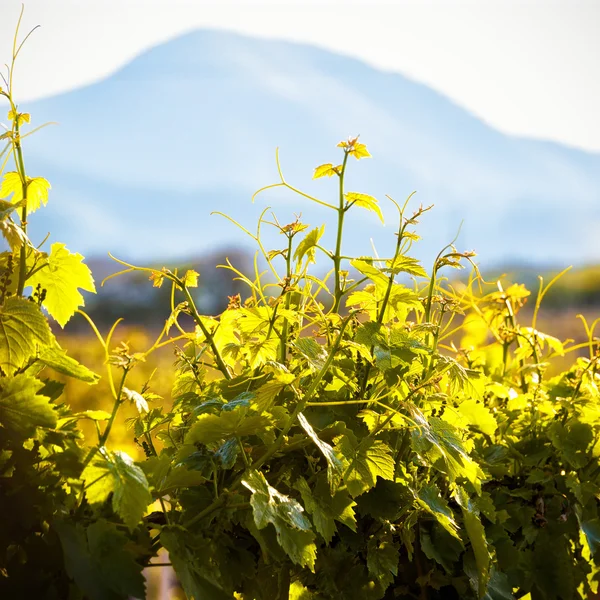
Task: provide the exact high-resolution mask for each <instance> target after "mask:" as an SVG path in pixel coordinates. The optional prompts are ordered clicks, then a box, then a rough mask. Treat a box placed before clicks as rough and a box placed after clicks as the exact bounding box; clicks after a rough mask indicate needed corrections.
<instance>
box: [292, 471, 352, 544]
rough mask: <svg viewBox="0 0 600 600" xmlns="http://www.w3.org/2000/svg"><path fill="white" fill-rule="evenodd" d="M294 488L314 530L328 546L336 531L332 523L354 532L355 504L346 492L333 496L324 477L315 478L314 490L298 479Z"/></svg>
mask: <svg viewBox="0 0 600 600" xmlns="http://www.w3.org/2000/svg"><path fill="white" fill-rule="evenodd" d="M294 488H295V489H297V490H298V491H299V492H300V494H301V495H302V502H304V506H305V508H306V511H307V512H308V513H309V514H310V515H312V520H313V523H314V525H315V529H316V530H317V531H318V532H319V533H320V534H321V535H322V536H323V539H324V540H325V542H326V543H327V544H329V543H330V542H331V540H332V538H333V536H334V534H335V532H336V531H337V527H336V525H335V522H334V521H339V522H340V523H342V524H343V525H346V527H348V528H350V529H351V530H352V531H356V516H355V515H354V507H355V506H356V502H354V501H353V500H352V498H350V496H349V495H348V493H347V492H346V491H343V490H340V491H338V492H336V493H335V494H334V495H333V496H332V495H331V492H330V490H329V485H328V484H327V483H326V481H325V478H324V477H321V476H319V477H317V481H316V483H315V485H314V488H313V489H312V490H311V489H310V487H309V485H308V483H307V482H306V479H304V477H299V478H298V479H297V480H296V481H295V482H294Z"/></svg>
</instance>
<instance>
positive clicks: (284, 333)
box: [279, 235, 293, 365]
mask: <svg viewBox="0 0 600 600" xmlns="http://www.w3.org/2000/svg"><path fill="white" fill-rule="evenodd" d="M292 239H293V235H290V236H289V239H288V251H287V256H286V257H285V267H286V280H285V285H286V287H288V288H289V287H290V283H291V280H292ZM284 293H285V309H286V310H289V309H290V305H291V303H292V297H291V292H290V290H289V289H287V290H285V289H284ZM288 331H289V324H288V321H287V318H284V320H283V326H282V329H281V346H280V352H279V361H280V362H281V364H282V365H284V364H285V361H286V358H287V338H288Z"/></svg>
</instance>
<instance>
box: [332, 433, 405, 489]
mask: <svg viewBox="0 0 600 600" xmlns="http://www.w3.org/2000/svg"><path fill="white" fill-rule="evenodd" d="M335 451H336V453H337V455H338V457H339V459H340V460H341V461H342V464H343V467H344V475H343V479H344V481H345V482H346V487H347V488H348V492H350V495H351V496H352V497H353V498H356V496H360V494H363V493H364V492H366V491H367V490H370V489H371V488H372V487H375V484H376V483H377V477H381V478H383V479H389V480H391V481H393V479H394V459H393V457H392V455H391V451H390V448H389V447H388V446H387V444H385V443H384V442H382V441H381V440H374V439H372V438H365V439H363V440H362V441H361V442H360V443H358V441H357V440H356V438H355V437H354V436H353V435H352V434H347V435H342V436H338V437H336V438H335Z"/></svg>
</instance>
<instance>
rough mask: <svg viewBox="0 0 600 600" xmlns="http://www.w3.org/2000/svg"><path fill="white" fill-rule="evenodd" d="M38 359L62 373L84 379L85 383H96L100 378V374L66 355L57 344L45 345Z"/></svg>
mask: <svg viewBox="0 0 600 600" xmlns="http://www.w3.org/2000/svg"><path fill="white" fill-rule="evenodd" d="M38 360H39V361H40V362H41V363H44V364H45V365H46V366H47V367H50V368H51V369H54V370H55V371H58V372H59V373H62V374H63V375H67V376H69V377H73V378H75V379H79V380H81V381H85V382H86V383H91V384H93V383H98V381H99V380H100V375H97V374H96V373H94V372H93V371H90V370H89V369H88V368H87V367H84V366H83V365H82V364H80V363H78V362H77V361H76V360H75V359H74V358H71V357H70V356H67V353H66V351H65V350H63V349H62V348H60V347H59V346H46V347H45V348H44V349H43V350H42V351H41V352H40V354H39V356H38Z"/></svg>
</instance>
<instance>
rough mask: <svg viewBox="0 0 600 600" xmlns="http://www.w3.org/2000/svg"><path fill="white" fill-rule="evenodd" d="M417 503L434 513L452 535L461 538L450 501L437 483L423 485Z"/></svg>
mask: <svg viewBox="0 0 600 600" xmlns="http://www.w3.org/2000/svg"><path fill="white" fill-rule="evenodd" d="M417 504H418V505H419V506H420V507H421V508H423V509H425V510H426V511H427V512H428V513H430V514H431V515H433V516H434V517H435V518H436V520H437V522H438V523H439V524H440V525H441V526H442V527H443V528H444V529H445V530H446V531H447V532H448V533H449V534H450V535H452V536H454V537H455V538H456V539H458V540H460V537H459V535H458V533H457V531H458V525H457V524H456V521H455V519H454V514H453V513H452V510H450V507H449V506H448V503H447V502H446V501H445V500H444V499H443V498H442V497H441V496H440V490H439V489H438V487H437V485H435V483H430V484H428V485H425V486H423V487H422V488H421V489H420V490H419V493H418V494H417Z"/></svg>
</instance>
